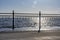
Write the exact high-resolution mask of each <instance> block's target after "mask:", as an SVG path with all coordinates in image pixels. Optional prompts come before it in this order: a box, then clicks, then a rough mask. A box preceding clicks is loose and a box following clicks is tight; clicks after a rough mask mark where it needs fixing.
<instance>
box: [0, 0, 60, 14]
mask: <svg viewBox="0 0 60 40" xmlns="http://www.w3.org/2000/svg"><path fill="white" fill-rule="evenodd" d="M12 10H14V11H15V12H16V13H39V11H41V13H48V14H49V13H50V14H52V13H54V14H56V13H60V0H0V13H11V12H12Z"/></svg>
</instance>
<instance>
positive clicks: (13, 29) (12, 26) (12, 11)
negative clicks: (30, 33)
mask: <svg viewBox="0 0 60 40" xmlns="http://www.w3.org/2000/svg"><path fill="white" fill-rule="evenodd" d="M12 12H13V13H12V18H13V21H12V29H13V30H14V10H13V11H12Z"/></svg>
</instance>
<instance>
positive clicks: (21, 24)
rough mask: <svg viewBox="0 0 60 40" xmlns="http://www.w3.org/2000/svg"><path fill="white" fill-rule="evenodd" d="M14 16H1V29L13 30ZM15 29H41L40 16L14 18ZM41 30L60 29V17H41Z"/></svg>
mask: <svg viewBox="0 0 60 40" xmlns="http://www.w3.org/2000/svg"><path fill="white" fill-rule="evenodd" d="M12 20H13V19H12V18H0V31H12V23H13V21H12ZM14 27H15V28H14V30H15V31H37V30H39V18H38V17H34V18H29V17H21V18H14ZM41 30H60V18H59V17H57V18H56V17H41Z"/></svg>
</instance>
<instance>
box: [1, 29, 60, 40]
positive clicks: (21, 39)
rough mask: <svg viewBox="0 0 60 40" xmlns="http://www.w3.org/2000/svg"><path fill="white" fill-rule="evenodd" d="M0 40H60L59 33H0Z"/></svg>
mask: <svg viewBox="0 0 60 40" xmlns="http://www.w3.org/2000/svg"><path fill="white" fill-rule="evenodd" d="M0 40H60V30H59V31H41V32H40V33H38V32H37V31H23V32H0Z"/></svg>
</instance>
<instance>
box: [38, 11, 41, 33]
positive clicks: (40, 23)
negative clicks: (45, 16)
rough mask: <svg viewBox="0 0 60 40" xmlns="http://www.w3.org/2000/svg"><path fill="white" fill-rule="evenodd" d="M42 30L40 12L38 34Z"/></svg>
mask: <svg viewBox="0 0 60 40" xmlns="http://www.w3.org/2000/svg"><path fill="white" fill-rule="evenodd" d="M40 29H41V11H39V30H38V32H40Z"/></svg>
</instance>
